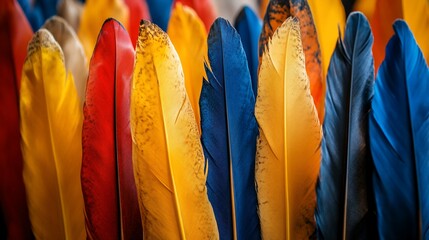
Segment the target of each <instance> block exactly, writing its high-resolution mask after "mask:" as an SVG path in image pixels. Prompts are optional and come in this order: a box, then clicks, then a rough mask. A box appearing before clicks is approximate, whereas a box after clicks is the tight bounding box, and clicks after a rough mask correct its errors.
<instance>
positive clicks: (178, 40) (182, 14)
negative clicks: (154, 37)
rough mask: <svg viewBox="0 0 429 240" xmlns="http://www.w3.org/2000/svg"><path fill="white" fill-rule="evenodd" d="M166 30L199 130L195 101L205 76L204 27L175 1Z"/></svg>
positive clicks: (198, 109) (205, 44) (197, 108)
mask: <svg viewBox="0 0 429 240" xmlns="http://www.w3.org/2000/svg"><path fill="white" fill-rule="evenodd" d="M167 33H168V36H169V37H170V40H171V42H172V43H173V45H174V48H175V49H176V51H177V53H178V54H179V57H180V62H181V63H182V67H183V72H184V74H185V87H186V92H187V93H188V97H189V101H190V102H191V105H192V109H193V110H194V114H195V118H196V120H197V124H198V128H199V129H200V130H201V121H200V119H201V118H200V103H199V101H200V93H201V88H202V85H203V77H205V69H204V59H207V57H206V55H207V33H206V29H205V27H204V24H203V22H202V21H201V19H200V18H199V17H198V15H197V14H196V13H195V12H194V10H192V9H191V8H189V7H187V6H183V5H182V4H181V3H177V4H176V6H175V8H174V9H173V11H172V14H171V18H170V22H169V24H168V30H167ZM206 79H207V77H206Z"/></svg>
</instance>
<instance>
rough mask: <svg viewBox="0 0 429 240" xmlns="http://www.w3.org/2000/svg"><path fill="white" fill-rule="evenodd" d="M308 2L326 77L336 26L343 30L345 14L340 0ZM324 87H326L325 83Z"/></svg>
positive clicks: (334, 42) (336, 31)
mask: <svg viewBox="0 0 429 240" xmlns="http://www.w3.org/2000/svg"><path fill="white" fill-rule="evenodd" d="M308 4H309V5H310V10H311V13H312V14H313V18H314V23H315V24H316V31H317V35H318V38H319V42H320V50H321V53H322V67H323V77H324V79H326V74H327V73H328V66H329V61H330V60H331V56H332V53H333V52H334V49H335V45H336V44H337V40H338V28H340V29H341V32H344V31H343V30H344V26H345V22H346V14H345V12H344V7H343V4H342V3H341V1H340V0H308ZM324 82H325V81H324ZM324 87H325V89H326V84H325V86H324ZM325 89H323V92H325Z"/></svg>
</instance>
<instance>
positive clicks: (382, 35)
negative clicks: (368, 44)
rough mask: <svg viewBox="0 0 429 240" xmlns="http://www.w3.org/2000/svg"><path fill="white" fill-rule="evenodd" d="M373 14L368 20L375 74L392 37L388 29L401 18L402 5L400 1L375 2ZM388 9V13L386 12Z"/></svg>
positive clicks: (380, 0)
mask: <svg viewBox="0 0 429 240" xmlns="http://www.w3.org/2000/svg"><path fill="white" fill-rule="evenodd" d="M375 4H376V5H375V9H374V14H373V15H372V17H371V18H370V19H369V20H370V23H371V29H372V32H373V34H374V46H373V47H372V51H373V53H374V65H375V72H376V73H377V72H378V67H379V66H380V64H381V62H382V61H383V59H384V54H385V52H384V49H385V46H386V44H387V42H388V41H389V39H390V37H392V35H393V30H392V28H391V27H390V26H391V25H392V23H393V21H395V19H397V18H402V17H403V15H402V3H401V0H394V1H390V0H377V1H376V3H375ZM386 9H389V11H386Z"/></svg>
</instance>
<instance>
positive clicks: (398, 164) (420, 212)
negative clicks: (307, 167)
mask: <svg viewBox="0 0 429 240" xmlns="http://www.w3.org/2000/svg"><path fill="white" fill-rule="evenodd" d="M393 28H394V30H395V35H394V36H393V37H392V38H391V39H390V41H389V43H388V44H387V47H386V56H385V59H384V61H383V63H382V64H381V66H380V69H379V72H378V75H377V80H376V82H375V89H374V98H373V101H372V112H371V114H370V118H369V130H370V143H371V153H372V155H373V159H374V167H375V170H374V174H373V183H374V193H375V200H376V211H377V222H378V234H379V237H380V239H429V98H428V94H429V70H428V66H427V64H426V62H425V60H424V58H423V55H422V52H421V51H420V49H419V47H418V46H417V43H416V41H415V40H414V37H413V34H412V33H411V31H410V29H409V28H408V26H407V24H406V23H405V22H404V21H402V20H398V21H396V22H395V23H394V25H393ZM420 219H421V220H420Z"/></svg>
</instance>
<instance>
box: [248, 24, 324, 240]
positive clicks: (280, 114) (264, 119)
mask: <svg viewBox="0 0 429 240" xmlns="http://www.w3.org/2000/svg"><path fill="white" fill-rule="evenodd" d="M309 84H310V83H309V80H308V77H307V74H306V71H305V61H304V52H303V49H302V44H301V37H300V29H299V23H298V20H297V19H293V18H288V19H287V20H286V21H285V22H284V23H283V24H282V25H281V26H280V27H279V28H278V29H277V30H276V32H275V33H274V35H273V37H272V40H271V41H270V43H269V45H268V50H267V51H266V52H264V54H263V56H262V63H261V67H260V69H259V87H258V97H257V99H256V107H255V116H256V119H257V121H258V123H259V131H260V136H259V139H258V142H257V153H256V173H255V175H256V176H255V177H256V183H257V194H258V202H259V217H260V221H261V231H262V237H263V239H309V237H310V236H311V234H313V232H314V230H315V222H314V209H315V206H316V192H315V186H316V179H317V176H318V173H319V166H320V160H321V153H320V144H321V138H322V131H321V127H320V123H319V119H318V116H317V110H316V108H315V106H314V102H313V99H312V97H311V94H310V86H309Z"/></svg>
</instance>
